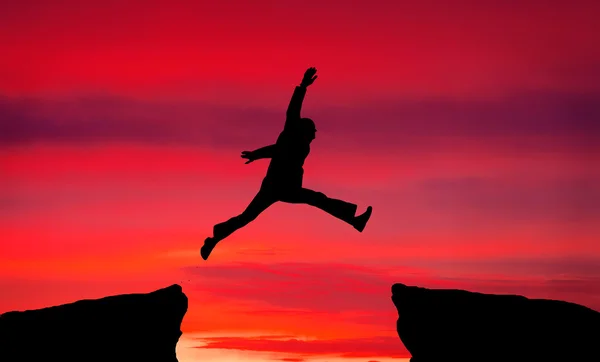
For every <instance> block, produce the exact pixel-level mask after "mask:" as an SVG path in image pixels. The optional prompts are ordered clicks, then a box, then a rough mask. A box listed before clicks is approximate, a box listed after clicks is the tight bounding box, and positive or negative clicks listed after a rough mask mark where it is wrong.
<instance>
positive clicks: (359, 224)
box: [280, 188, 372, 231]
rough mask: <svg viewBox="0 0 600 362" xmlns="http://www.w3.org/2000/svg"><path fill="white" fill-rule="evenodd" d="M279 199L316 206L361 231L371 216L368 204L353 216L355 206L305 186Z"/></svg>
mask: <svg viewBox="0 0 600 362" xmlns="http://www.w3.org/2000/svg"><path fill="white" fill-rule="evenodd" d="M280 200H281V201H283V202H288V203H292V204H308V205H311V206H314V207H317V208H319V209H321V210H323V211H325V212H327V213H328V214H330V215H332V216H335V217H336V218H338V219H340V220H342V221H345V222H347V223H348V224H350V225H352V226H353V227H354V228H355V229H357V230H358V231H362V230H363V229H364V227H365V225H366V223H367V221H368V220H369V217H370V216H371V210H372V208H371V207H370V206H369V208H368V209H367V211H366V212H365V213H364V214H363V215H360V216H357V217H355V216H354V214H355V213H356V208H357V206H356V205H355V204H352V203H350V202H346V201H343V200H338V199H332V198H330V197H327V196H326V195H325V194H324V193H322V192H317V191H313V190H310V189H307V188H300V189H297V190H293V191H289V192H286V193H284V194H283V195H282V196H281V197H280Z"/></svg>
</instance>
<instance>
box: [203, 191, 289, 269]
mask: <svg viewBox="0 0 600 362" xmlns="http://www.w3.org/2000/svg"><path fill="white" fill-rule="evenodd" d="M276 201H277V199H276V198H275V197H274V196H273V194H272V193H270V192H268V191H265V190H263V189H261V190H260V191H259V192H258V193H257V194H256V196H254V199H252V201H251V202H250V204H249V205H248V207H246V210H244V212H242V213H241V214H239V215H237V216H234V217H232V218H231V219H229V220H227V221H225V222H222V223H220V224H217V225H215V226H214V227H213V237H212V238H207V239H206V241H205V242H204V246H203V247H202V249H201V250H200V252H201V254H202V258H203V259H205V260H206V259H207V258H208V256H209V255H210V252H211V251H212V249H213V248H214V247H215V245H216V244H217V243H218V242H219V241H221V240H223V239H225V238H226V237H228V236H229V235H231V234H232V233H233V232H234V231H236V230H238V229H240V228H242V227H244V226H246V225H248V223H250V222H251V221H252V220H254V219H256V218H257V217H258V215H260V213H261V212H263V211H265V210H266V209H267V208H268V207H269V206H271V205H272V204H273V203H275V202H276Z"/></svg>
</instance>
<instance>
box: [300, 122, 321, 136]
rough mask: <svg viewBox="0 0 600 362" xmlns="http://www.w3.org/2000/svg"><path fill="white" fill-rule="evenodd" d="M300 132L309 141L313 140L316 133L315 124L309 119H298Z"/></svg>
mask: <svg viewBox="0 0 600 362" xmlns="http://www.w3.org/2000/svg"><path fill="white" fill-rule="evenodd" d="M300 132H301V133H302V135H303V136H304V137H306V138H307V139H308V140H309V141H312V140H314V139H315V136H316V133H317V128H316V127H315V122H313V120H312V119H310V118H300Z"/></svg>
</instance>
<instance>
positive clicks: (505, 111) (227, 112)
mask: <svg viewBox="0 0 600 362" xmlns="http://www.w3.org/2000/svg"><path fill="white" fill-rule="evenodd" d="M285 107H287V104H280V105H278V106H277V105H268V104H267V105H265V106H264V107H256V106H252V107H246V106H243V105H240V106H223V105H214V104H209V103H206V102H184V101H181V102H175V101H170V102H168V101H160V102H159V101H144V100H135V99H128V98H123V97H116V96H115V97H92V96H90V97H82V98H79V99H74V98H73V99H65V100H50V99H41V98H28V99H15V98H8V97H4V98H0V114H2V118H3V122H2V123H1V124H0V144H1V143H4V144H26V143H29V142H37V141H47V142H62V143H93V142H131V143H149V144H161V145H204V146H205V145H209V146H212V147H220V148H229V147H247V146H248V145H253V144H259V143H265V142H267V143H268V142H273V141H274V140H275V138H276V137H277V135H278V133H279V132H280V130H281V129H282V127H283V123H284V114H285ZM303 112H304V115H305V116H310V117H312V118H313V119H315V121H316V122H317V128H318V129H319V130H320V131H321V132H322V133H320V134H319V137H320V138H322V139H323V140H325V141H326V142H327V144H329V145H330V146H331V147H338V146H339V147H356V146H358V145H365V147H368V148H371V149H374V148H377V149H380V148H382V149H395V150H411V149H422V148H425V149H429V150H432V149H434V150H436V149H444V148H447V147H449V145H448V144H445V142H448V140H450V139H458V140H463V141H464V140H467V141H470V142H472V141H474V140H478V139H485V140H486V141H485V142H484V143H483V144H484V145H486V144H487V145H488V146H489V143H490V142H492V143H494V144H495V145H497V146H503V147H510V148H511V149H513V150H514V149H519V150H522V151H535V150H538V151H539V150H544V151H550V150H554V151H557V150H571V151H572V150H578V151H582V150H583V151H585V150H587V151H590V150H597V146H596V143H595V142H596V141H597V140H598V139H599V138H600V124H599V123H598V122H597V119H599V118H600V94H595V93H586V94H576V93H556V92H538V93H521V94H515V95H513V96H510V97H505V98H498V99H493V100H490V99H486V100H481V99H460V100H452V99H425V98H423V99H396V100H393V101H381V102H378V103H369V104H366V103H365V104H357V105H352V106H350V105H348V106H336V107H310V106H308V105H306V106H305V107H304V111H303ZM454 144H456V142H454Z"/></svg>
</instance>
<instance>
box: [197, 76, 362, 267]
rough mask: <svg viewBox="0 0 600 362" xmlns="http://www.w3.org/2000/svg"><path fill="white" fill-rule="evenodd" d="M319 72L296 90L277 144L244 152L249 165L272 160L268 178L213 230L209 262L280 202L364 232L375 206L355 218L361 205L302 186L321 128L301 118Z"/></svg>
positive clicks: (205, 252) (205, 255) (207, 251)
mask: <svg viewBox="0 0 600 362" xmlns="http://www.w3.org/2000/svg"><path fill="white" fill-rule="evenodd" d="M316 73H317V70H316V69H315V68H309V69H308V70H306V72H305V73H304V77H303V79H302V82H301V83H300V85H299V86H297V87H296V89H295V90H294V94H293V95H292V99H291V101H290V104H289V106H288V109H287V114H286V120H285V126H284V128H283V131H282V132H281V133H280V134H279V137H278V138H277V142H276V143H275V144H273V145H269V146H265V147H263V148H259V149H257V150H254V151H243V152H242V158H246V159H248V161H247V162H246V164H249V163H251V162H253V161H255V160H258V159H262V158H270V159H271V163H270V164H269V168H268V170H267V175H266V176H265V178H264V179H263V182H262V185H261V187H260V190H259V191H258V193H257V194H256V196H255V197H254V199H253V200H252V201H251V202H250V204H249V205H248V207H247V208H246V210H244V212H242V213H241V214H239V215H238V216H234V217H232V218H231V219H229V220H227V221H225V222H222V223H220V224H217V225H215V226H214V227H213V236H212V237H208V238H206V240H205V241H204V246H202V249H201V250H200V254H201V256H202V258H203V259H204V260H206V259H208V257H209V255H210V253H211V252H212V250H213V248H214V247H215V245H217V243H218V242H219V241H221V240H223V239H225V238H226V237H227V236H229V235H231V234H232V233H233V232H234V231H236V230H238V229H240V228H242V227H244V226H246V225H247V224H248V223H249V222H251V221H252V220H254V219H256V217H257V216H258V215H259V214H260V213H261V212H263V211H265V210H266V209H267V208H268V207H269V206H271V205H273V204H274V203H275V202H277V201H282V202H287V203H292V204H308V205H311V206H314V207H317V208H319V209H321V210H323V211H325V212H327V213H329V214H330V215H333V216H335V217H336V218H338V219H340V220H342V221H345V222H346V223H348V224H350V225H351V226H353V227H354V228H355V229H356V230H358V231H359V232H362V231H363V230H364V228H365V226H366V224H367V221H369V218H370V217H371V212H372V211H373V208H372V207H371V206H369V207H367V210H366V211H365V212H364V213H363V214H361V215H358V216H355V214H356V209H357V205H355V204H352V203H349V202H346V201H342V200H337V199H332V198H329V197H327V196H326V195H325V194H323V193H321V192H316V191H313V190H310V189H307V188H304V187H302V177H303V175H304V169H303V168H302V166H303V165H304V160H305V159H306V157H307V156H308V154H309V153H310V143H311V142H312V140H314V139H315V134H316V132H317V129H316V128H315V124H314V122H313V121H312V120H311V119H310V118H301V117H300V109H301V108H302V101H303V100H304V96H305V94H306V88H307V87H308V86H310V85H311V84H312V83H313V82H314V81H315V79H317V75H316Z"/></svg>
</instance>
